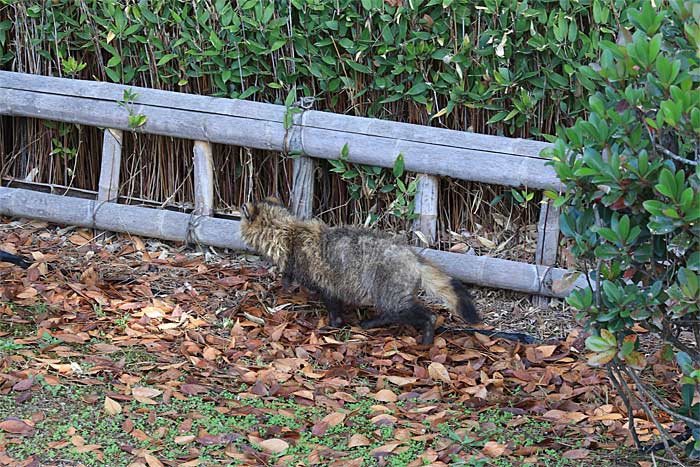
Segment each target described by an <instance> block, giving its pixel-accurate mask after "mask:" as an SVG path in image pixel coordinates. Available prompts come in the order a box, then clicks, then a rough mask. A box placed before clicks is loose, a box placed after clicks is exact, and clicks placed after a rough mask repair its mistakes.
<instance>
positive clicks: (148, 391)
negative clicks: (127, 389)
mask: <svg viewBox="0 0 700 467" xmlns="http://www.w3.org/2000/svg"><path fill="white" fill-rule="evenodd" d="M161 394H163V391H160V390H158V389H153V388H147V387H145V386H136V387H134V388H132V389H131V395H132V396H134V399H136V400H137V401H139V402H141V403H142V404H150V405H155V404H157V402H156V401H154V400H153V399H151V398H152V397H156V396H159V395H161Z"/></svg>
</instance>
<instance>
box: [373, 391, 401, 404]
mask: <svg viewBox="0 0 700 467" xmlns="http://www.w3.org/2000/svg"><path fill="white" fill-rule="evenodd" d="M374 398H375V399H376V400H378V401H380V402H396V401H397V400H399V396H397V395H396V394H394V393H393V392H392V391H390V390H388V389H382V390H380V391H377V393H376V394H375V395H374Z"/></svg>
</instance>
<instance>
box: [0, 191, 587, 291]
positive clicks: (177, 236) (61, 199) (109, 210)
mask: <svg viewBox="0 0 700 467" xmlns="http://www.w3.org/2000/svg"><path fill="white" fill-rule="evenodd" d="M0 214H2V215H6V216H13V217H29V218H33V219H39V220H43V221H46V222H53V223H61V224H70V225H77V226H80V227H89V228H94V229H100V230H109V231H112V232H125V233H130V234H132V235H139V236H143V237H154V238H161V239H164V240H173V241H181V242H184V241H197V242H199V243H202V244H205V245H212V246H216V247H219V248H232V249H235V250H243V251H249V248H248V247H247V246H246V245H245V243H244V242H243V241H242V240H241V236H240V231H239V226H240V223H239V222H238V221H234V220H228V219H217V218H214V217H208V216H193V215H190V214H186V213H181V212H174V211H168V210H165V209H152V208H143V207H139V206H130V205H124V204H116V203H109V202H104V203H100V202H99V201H96V200H90V199H83V198H74V197H70V196H61V195H52V194H48V193H40V192H36V191H30V190H25V189H21V188H7V187H0ZM416 251H418V253H420V254H422V255H423V256H425V257H426V258H428V259H430V260H431V261H432V262H433V263H434V264H436V265H437V266H439V267H440V268H442V269H443V270H444V271H445V272H447V273H448V274H451V275H453V276H455V277H457V278H458V279H460V280H463V281H466V282H469V283H473V284H480V285H483V286H487V287H495V288H507V289H510V290H517V291H520V292H525V293H531V294H541V295H546V296H550V297H563V296H566V293H567V292H562V291H558V292H554V291H552V290H551V288H549V287H546V286H543V285H542V284H545V283H546V282H548V281H549V280H552V281H557V280H561V279H562V278H563V277H564V276H565V275H566V274H567V273H568V272H569V271H567V270H565V269H559V268H551V267H546V266H541V265H534V264H527V263H520V262H517V261H509V260H504V259H498V258H490V257H488V256H476V255H464V254H459V253H450V252H446V251H437V250H431V249H428V248H416ZM578 285H579V286H583V285H584V284H583V282H582V281H581V279H579V284H578Z"/></svg>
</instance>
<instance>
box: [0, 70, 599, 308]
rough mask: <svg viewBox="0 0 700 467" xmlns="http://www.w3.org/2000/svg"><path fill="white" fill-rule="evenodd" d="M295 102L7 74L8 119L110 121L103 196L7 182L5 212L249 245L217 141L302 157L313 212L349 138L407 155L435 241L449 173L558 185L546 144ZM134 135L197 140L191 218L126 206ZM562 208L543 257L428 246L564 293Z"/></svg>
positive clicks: (304, 188) (519, 286)
mask: <svg viewBox="0 0 700 467" xmlns="http://www.w3.org/2000/svg"><path fill="white" fill-rule="evenodd" d="M126 89H129V90H130V91H132V92H133V93H137V94H138V97H137V98H136V99H135V100H134V102H133V103H132V104H131V109H132V112H134V113H136V114H139V115H144V116H145V117H146V123H145V124H144V125H142V126H140V127H139V128H137V129H133V128H130V127H129V121H128V118H127V117H128V113H127V110H126V109H125V108H124V107H123V106H120V105H119V103H120V101H122V98H123V96H124V91H125V90H126ZM287 112H288V109H286V108H285V107H284V106H280V105H273V104H264V103H258V102H249V101H243V100H232V99H223V98H215V97H208V96H199V95H190V94H183V93H176V92H169V91H160V90H155V89H148V88H137V87H129V86H123V85H118V84H111V83H103V82H93V81H84V80H71V79H63V78H54V77H46V76H38V75H28V74H22V73H13V72H2V71H0V115H8V116H21V117H34V118H41V119H46V120H58V121H63V122H71V123H78V124H82V125H90V126H96V127H100V128H104V143H103V152H102V164H101V171H100V179H99V190H98V193H97V196H96V197H95V199H85V197H84V196H83V197H73V196H59V195H54V194H48V193H40V192H36V191H32V190H27V189H24V188H8V187H0V214H4V215H10V216H21V217H28V218H34V219H42V220H46V221H50V222H56V223H63V224H72V225H79V226H84V227H92V228H95V229H98V230H107V231H114V232H129V233H131V234H135V235H142V236H148V237H156V238H162V239H167V240H177V241H196V242H200V243H203V244H208V245H214V246H218V247H226V248H234V249H238V250H244V249H246V246H245V245H244V244H243V242H242V241H241V239H240V235H239V223H238V221H235V220H227V219H220V218H215V217H213V196H214V170H215V169H214V167H213V166H212V157H211V146H210V144H211V143H223V144H230V145H236V146H247V147H252V148H259V149H267V150H272V151H287V152H289V153H297V154H300V155H301V157H299V158H297V159H295V161H294V169H293V185H292V205H293V209H294V210H295V211H296V212H297V213H298V214H300V215H303V216H309V215H311V206H312V200H313V170H314V159H316V158H321V159H335V158H337V157H338V156H339V155H340V154H341V151H342V148H343V146H344V145H345V144H347V145H348V149H349V151H348V160H349V161H350V162H356V163H361V164H368V165H375V166H381V167H393V164H394V161H395V159H396V156H397V155H398V154H399V153H402V154H403V157H404V165H405V169H406V170H409V171H414V172H417V173H418V174H420V175H419V177H420V178H419V184H418V187H419V192H418V194H417V203H416V212H417V213H418V214H419V218H418V220H417V221H416V224H415V227H414V228H415V229H416V230H420V231H421V232H422V234H423V235H422V237H423V238H425V239H427V240H428V241H429V242H430V241H433V240H434V238H435V231H436V225H437V189H438V188H437V187H438V178H437V177H438V176H448V177H452V178H458V179H461V180H469V181H476V182H483V183H490V184H499V185H507V186H513V187H527V188H528V189H551V190H558V189H559V180H558V178H557V176H556V174H555V173H554V170H553V169H552V168H551V167H550V166H547V165H545V159H543V158H541V157H539V153H540V151H541V150H542V149H544V148H545V147H547V144H546V143H541V142H537V141H531V140H524V139H514V138H503V137H496V136H489V135H480V134H475V133H466V132H460V131H454V130H445V129H438V128H432V127H425V126H420V125H411V124H406V123H398V122H390V121H384V120H378V119H371V118H361V117H353V116H347V115H339V114H334V113H328V112H319V111H314V110H305V111H299V112H296V113H294V114H293V125H292V126H291V127H289V126H288V128H285V124H284V122H285V114H287ZM123 131H137V132H143V133H152V134H158V135H167V136H173V137H177V138H186V139H192V140H195V145H194V154H193V158H194V180H195V209H194V212H193V213H192V214H185V213H178V212H173V211H168V210H162V209H152V208H145V207H140V206H130V205H123V204H118V203H117V200H118V197H119V192H118V187H119V168H120V162H121V141H122V132H123ZM558 217H559V215H558V213H557V212H556V209H554V207H553V206H552V205H551V204H550V203H545V204H543V205H542V209H541V214H540V221H539V223H538V244H537V255H536V263H537V264H528V263H522V262H516V261H509V260H503V259H497V258H491V257H486V256H476V255H467V254H458V253H451V252H445V251H437V250H433V249H430V248H422V249H419V251H420V252H421V254H423V255H425V256H426V257H428V258H430V259H431V260H432V261H434V262H435V263H436V264H437V265H439V266H440V267H442V268H443V269H444V270H445V271H446V272H448V273H450V274H452V275H454V276H455V277H458V278H459V279H462V280H464V281H466V282H470V283H473V284H477V285H482V286H488V287H496V288H504V289H511V290H517V291H521V292H526V293H532V294H536V295H539V296H556V297H562V296H565V295H567V294H568V292H569V290H570V289H571V288H572V287H580V286H585V285H586V283H585V278H579V279H578V280H577V281H576V282H575V283H573V284H571V286H570V287H568V288H566V289H562V288H556V287H555V288H553V287H552V285H553V284H555V283H560V284H561V283H566V282H567V281H563V282H562V279H563V278H564V277H565V275H566V274H567V273H568V272H569V271H566V270H564V269H560V268H555V267H553V264H554V261H555V260H556V251H557V245H558V237H559V226H558Z"/></svg>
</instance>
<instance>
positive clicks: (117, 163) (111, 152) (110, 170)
mask: <svg viewBox="0 0 700 467" xmlns="http://www.w3.org/2000/svg"><path fill="white" fill-rule="evenodd" d="M122 136H123V133H122V131H121V130H115V129H113V128H105V130H104V132H103V140H102V162H101V164H100V180H99V182H98V185H97V205H96V207H95V209H96V210H99V209H100V206H101V205H102V204H103V203H116V202H117V200H118V198H119V171H120V168H121V165H122ZM105 234H106V232H103V231H99V230H98V231H95V239H96V240H104V239H105Z"/></svg>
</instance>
